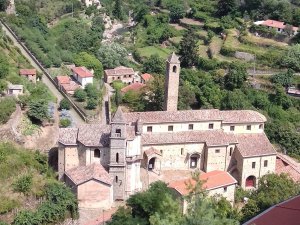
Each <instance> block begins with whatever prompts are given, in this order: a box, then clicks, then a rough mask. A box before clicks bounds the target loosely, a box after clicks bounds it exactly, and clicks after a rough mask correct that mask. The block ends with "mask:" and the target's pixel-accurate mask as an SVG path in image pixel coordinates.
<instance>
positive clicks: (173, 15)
mask: <svg viewBox="0 0 300 225" xmlns="http://www.w3.org/2000/svg"><path fill="white" fill-rule="evenodd" d="M184 14H185V12H184V7H183V5H182V4H174V5H172V6H171V8H170V20H171V22H173V23H178V22H179V19H181V18H183V17H184Z"/></svg>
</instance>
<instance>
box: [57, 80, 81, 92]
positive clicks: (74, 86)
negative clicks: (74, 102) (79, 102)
mask: <svg viewBox="0 0 300 225" xmlns="http://www.w3.org/2000/svg"><path fill="white" fill-rule="evenodd" d="M61 86H62V87H63V89H64V90H65V91H67V92H68V91H75V90H76V89H78V88H80V85H79V84H77V83H76V82H74V81H70V83H66V84H61Z"/></svg>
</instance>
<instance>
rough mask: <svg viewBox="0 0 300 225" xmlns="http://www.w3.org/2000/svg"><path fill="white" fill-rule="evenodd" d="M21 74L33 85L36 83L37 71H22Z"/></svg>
mask: <svg viewBox="0 0 300 225" xmlns="http://www.w3.org/2000/svg"><path fill="white" fill-rule="evenodd" d="M19 74H20V76H23V77H26V79H28V80H29V81H31V82H32V83H36V69H20V72H19Z"/></svg>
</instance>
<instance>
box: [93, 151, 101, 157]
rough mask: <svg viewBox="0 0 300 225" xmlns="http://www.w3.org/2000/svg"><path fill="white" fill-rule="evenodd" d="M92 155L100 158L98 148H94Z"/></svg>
mask: <svg viewBox="0 0 300 225" xmlns="http://www.w3.org/2000/svg"><path fill="white" fill-rule="evenodd" d="M94 157H95V158H100V150H99V149H95V150H94Z"/></svg>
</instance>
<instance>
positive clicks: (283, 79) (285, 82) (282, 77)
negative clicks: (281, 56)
mask: <svg viewBox="0 0 300 225" xmlns="http://www.w3.org/2000/svg"><path fill="white" fill-rule="evenodd" d="M294 77H295V75H294V71H293V70H291V69H288V71H287V72H282V73H277V74H275V75H273V76H272V77H271V80H272V82H273V83H275V84H280V85H282V86H284V87H289V86H291V85H292V83H293V81H294Z"/></svg>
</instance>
